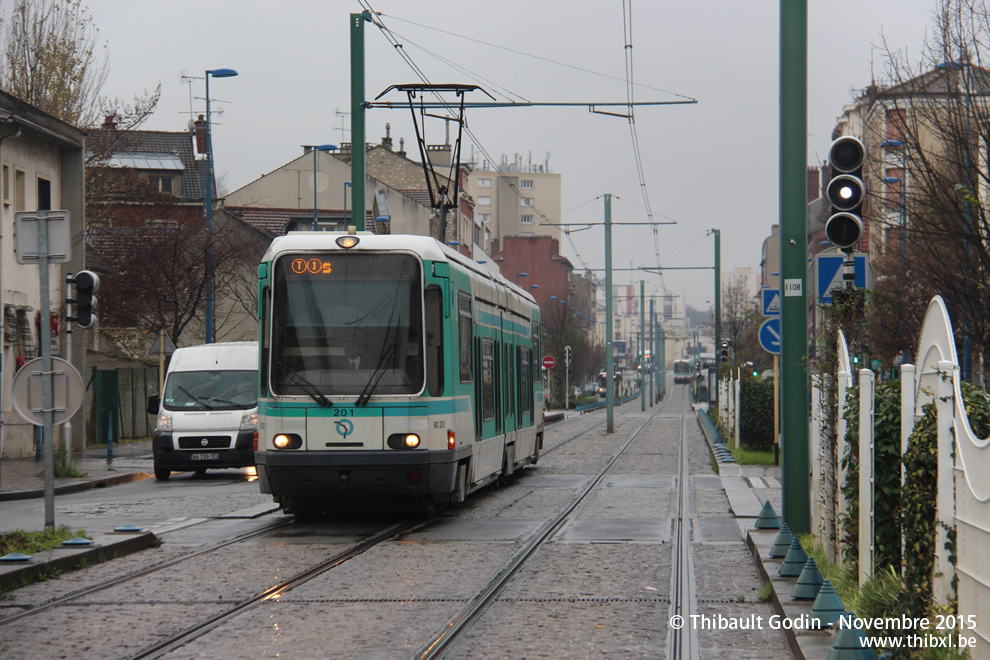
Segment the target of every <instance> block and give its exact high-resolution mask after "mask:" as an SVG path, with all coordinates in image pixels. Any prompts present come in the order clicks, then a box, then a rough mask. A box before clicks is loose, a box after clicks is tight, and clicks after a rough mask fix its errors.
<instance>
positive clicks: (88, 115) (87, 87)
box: [0, 0, 160, 129]
mask: <svg viewBox="0 0 990 660" xmlns="http://www.w3.org/2000/svg"><path fill="white" fill-rule="evenodd" d="M99 32H100V31H99V29H98V28H97V27H96V25H95V24H94V23H93V18H92V16H90V15H89V10H88V9H87V8H86V7H85V6H84V5H83V4H82V2H81V0H16V1H15V2H14V6H13V9H12V10H11V12H10V15H9V17H8V18H7V19H6V20H0V48H2V51H3V54H4V57H3V60H2V61H0V87H2V88H3V89H4V90H5V91H6V92H8V93H10V94H12V95H14V96H16V97H18V98H20V99H22V100H24V101H26V102H28V103H30V104H31V105H33V106H35V107H37V108H39V109H41V110H43V111H44V112H47V113H48V114H50V115H52V116H53V117H57V118H59V119H61V120H62V121H64V122H67V123H69V124H73V125H76V126H84V127H91V126H94V125H96V124H97V123H98V122H99V121H100V120H101V119H102V118H103V117H106V116H108V115H116V116H117V117H118V119H119V120H120V125H121V127H122V128H125V129H126V128H133V127H134V126H136V125H137V124H139V123H140V122H142V121H144V119H146V118H147V117H148V116H149V115H150V114H151V112H152V111H153V110H154V108H155V106H156V105H157V103H158V96H159V92H160V87H159V89H158V90H156V91H154V92H152V93H150V94H149V93H148V92H145V93H144V95H143V96H135V98H134V101H133V103H132V104H131V103H126V102H124V101H122V100H121V99H119V98H114V99H107V98H104V97H103V96H101V93H102V90H103V85H104V83H105V82H106V79H107V75H108V73H109V71H110V56H109V52H108V51H107V50H106V44H101V43H100V39H99ZM101 50H102V53H101V52H100V51H101Z"/></svg>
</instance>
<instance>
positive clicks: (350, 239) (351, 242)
mask: <svg viewBox="0 0 990 660" xmlns="http://www.w3.org/2000/svg"><path fill="white" fill-rule="evenodd" d="M360 241H361V239H360V238H358V237H357V236H351V235H347V236H341V237H340V238H338V239H337V245H339V246H340V247H342V248H344V249H345V250H349V249H350V248H352V247H354V246H355V245H357V244H358V243H359V242H360Z"/></svg>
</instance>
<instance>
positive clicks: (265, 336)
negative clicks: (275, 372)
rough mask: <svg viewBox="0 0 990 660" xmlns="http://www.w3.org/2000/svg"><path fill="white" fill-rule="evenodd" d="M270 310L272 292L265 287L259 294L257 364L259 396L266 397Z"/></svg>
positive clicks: (269, 345)
mask: <svg viewBox="0 0 990 660" xmlns="http://www.w3.org/2000/svg"><path fill="white" fill-rule="evenodd" d="M271 309H272V290H271V289H270V288H269V287H267V286H266V287H265V288H264V290H263V291H262V292H261V310H260V311H261V314H260V316H261V319H260V320H261V360H260V361H259V363H258V367H259V368H258V371H259V372H260V373H259V374H258V378H259V380H260V381H261V396H265V397H266V396H268V395H269V394H268V391H269V390H268V362H269V359H270V357H271V348H272V347H271V337H270V336H269V332H268V324H269V322H270V319H269V316H271Z"/></svg>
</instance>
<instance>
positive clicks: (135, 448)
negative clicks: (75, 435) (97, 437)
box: [0, 440, 154, 502]
mask: <svg viewBox="0 0 990 660" xmlns="http://www.w3.org/2000/svg"><path fill="white" fill-rule="evenodd" d="M72 466H73V467H74V468H75V469H76V470H77V471H79V472H82V473H85V475H86V476H85V477H64V478H56V479H55V493H56V494H57V495H64V494H66V493H76V492H79V491H82V490H89V489H90V488H97V487H101V486H114V485H117V484H122V483H129V482H131V481H140V480H142V479H148V478H150V477H151V473H152V472H153V471H154V468H153V467H152V458H151V440H143V441H141V442H132V443H126V444H117V445H114V446H113V461H112V462H109V463H108V462H107V447H106V445H95V446H93V447H90V448H89V449H86V450H84V451H79V452H73V454H72ZM44 472H45V464H44V462H43V461H36V460H35V459H34V457H28V458H11V459H3V460H2V461H0V502H3V501H10V500H23V499H30V498H35V497H44V496H45V474H44Z"/></svg>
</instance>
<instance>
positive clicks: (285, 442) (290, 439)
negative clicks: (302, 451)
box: [272, 433, 302, 449]
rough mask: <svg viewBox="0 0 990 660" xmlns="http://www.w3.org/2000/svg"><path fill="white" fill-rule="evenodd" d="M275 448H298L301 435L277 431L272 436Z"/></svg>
mask: <svg viewBox="0 0 990 660" xmlns="http://www.w3.org/2000/svg"><path fill="white" fill-rule="evenodd" d="M272 444H273V445H275V449H299V448H300V447H302V436H300V435H297V434H295V433H279V434H278V435H276V436H275V437H274V438H272Z"/></svg>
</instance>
